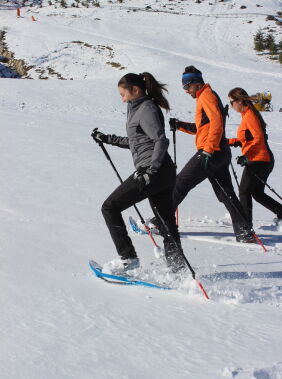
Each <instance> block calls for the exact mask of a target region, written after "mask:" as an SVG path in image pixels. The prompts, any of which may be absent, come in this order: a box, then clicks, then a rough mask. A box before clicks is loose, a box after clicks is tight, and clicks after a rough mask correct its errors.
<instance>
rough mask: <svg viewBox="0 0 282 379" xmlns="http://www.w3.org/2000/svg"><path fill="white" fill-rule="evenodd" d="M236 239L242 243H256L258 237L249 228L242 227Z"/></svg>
mask: <svg viewBox="0 0 282 379" xmlns="http://www.w3.org/2000/svg"><path fill="white" fill-rule="evenodd" d="M236 241H237V242H241V243H256V242H257V241H256V239H255V237H254V233H252V232H251V231H250V230H249V229H246V228H240V231H238V233H236Z"/></svg>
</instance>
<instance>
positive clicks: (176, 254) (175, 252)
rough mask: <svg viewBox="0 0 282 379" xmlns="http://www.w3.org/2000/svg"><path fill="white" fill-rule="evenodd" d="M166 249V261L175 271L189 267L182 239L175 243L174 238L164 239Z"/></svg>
mask: <svg viewBox="0 0 282 379" xmlns="http://www.w3.org/2000/svg"><path fill="white" fill-rule="evenodd" d="M164 250H165V258H166V263H167V265H168V267H169V268H170V269H171V271H172V272H173V273H176V272H179V271H184V270H186V269H187V263H186V261H185V257H184V254H183V250H182V247H181V244H180V241H179V243H175V242H174V241H173V240H172V238H168V239H167V241H164Z"/></svg>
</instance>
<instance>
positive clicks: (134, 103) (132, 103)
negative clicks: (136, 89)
mask: <svg viewBox="0 0 282 379" xmlns="http://www.w3.org/2000/svg"><path fill="white" fill-rule="evenodd" d="M148 99H150V98H149V96H147V95H146V96H141V97H138V98H137V99H134V100H130V101H129V102H128V105H129V106H130V108H135V107H138V106H139V105H140V104H141V103H143V101H145V100H148Z"/></svg>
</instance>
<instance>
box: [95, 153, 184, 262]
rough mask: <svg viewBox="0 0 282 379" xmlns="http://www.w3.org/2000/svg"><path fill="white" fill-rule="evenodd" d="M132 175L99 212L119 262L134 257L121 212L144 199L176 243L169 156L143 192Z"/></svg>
mask: <svg viewBox="0 0 282 379" xmlns="http://www.w3.org/2000/svg"><path fill="white" fill-rule="evenodd" d="M133 175H134V174H132V175H130V176H129V178H127V179H126V180H125V181H124V182H123V183H122V184H121V185H120V186H118V187H117V188H116V190H115V191H114V192H113V193H112V194H111V195H110V196H109V197H108V198H107V199H106V201H105V202H104V203H103V205H102V213H103V216H104V218H105V221H106V224H107V226H108V229H109V231H110V234H111V237H112V240H113V242H114V244H115V247H116V249H117V252H118V254H119V255H120V256H121V257H122V258H123V259H127V258H133V257H136V256H137V255H136V251H135V249H134V246H133V244H132V241H131V238H130V237H129V235H128V232H127V228H126V225H125V223H124V220H123V218H122V215H121V212H122V211H124V210H125V209H127V208H129V207H131V206H132V205H134V204H136V203H139V202H140V201H142V200H144V199H146V198H148V199H149V201H150V204H151V206H152V208H153V206H155V207H156V208H157V211H158V212H159V214H160V216H161V217H162V219H163V220H164V222H165V224H166V225H167V227H168V229H169V231H170V233H171V235H172V237H173V238H175V240H176V241H177V242H179V241H180V238H179V234H178V227H177V225H176V220H175V214H174V209H173V203H172V191H173V187H174V184H175V178H176V170H175V166H174V164H173V162H172V160H171V158H170V156H169V155H168V154H167V155H166V157H165V159H164V163H163V165H162V166H161V168H160V170H159V172H158V173H157V174H156V175H154V176H152V177H151V182H150V184H149V185H148V186H146V187H145V190H144V191H143V192H140V191H139V190H138V187H137V185H136V181H135V180H134V178H133ZM153 211H154V210H153ZM155 216H156V215H155ZM164 242H166V241H164ZM179 243H180V242H179Z"/></svg>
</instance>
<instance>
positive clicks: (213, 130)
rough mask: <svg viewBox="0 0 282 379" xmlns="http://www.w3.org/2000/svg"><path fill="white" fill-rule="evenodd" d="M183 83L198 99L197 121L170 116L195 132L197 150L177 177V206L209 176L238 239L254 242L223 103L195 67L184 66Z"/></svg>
mask: <svg viewBox="0 0 282 379" xmlns="http://www.w3.org/2000/svg"><path fill="white" fill-rule="evenodd" d="M182 86H183V89H184V91H185V92H186V93H187V94H189V95H190V96H192V97H193V98H194V99H196V115H195V122H193V123H190V122H183V121H179V120H178V119H175V118H173V119H170V128H171V130H180V131H182V132H185V133H189V134H194V135H196V148H197V152H196V154H195V155H193V156H192V158H191V159H190V160H189V161H188V163H187V164H186V165H185V166H184V167H183V169H182V170H181V171H180V173H179V174H178V175H177V177H176V184H175V187H174V191H173V203H174V209H175V210H176V209H177V207H178V205H179V204H180V203H181V202H182V201H183V200H184V198H185V197H186V195H187V194H188V192H189V191H190V190H191V189H193V188H194V187H196V186H197V185H198V184H199V183H201V182H202V181H203V180H205V179H208V180H209V181H210V183H211V185H212V187H213V190H214V192H215V194H216V196H217V198H218V200H219V201H220V202H222V203H223V204H224V205H225V207H226V208H227V210H228V211H229V213H230V216H231V219H232V224H233V229H234V233H235V235H236V240H237V241H238V242H255V238H254V235H253V232H252V231H251V227H250V226H249V225H248V223H247V221H246V216H245V214H244V211H243V208H242V206H241V204H240V201H239V199H238V198H237V196H236V194H235V192H234V188H233V184H232V180H231V176H230V173H229V164H230V162H231V151H230V147H229V145H228V143H227V141H226V138H225V118H226V116H225V110H224V107H223V105H222V102H221V100H220V98H219V96H218V95H217V93H216V92H214V91H213V90H212V88H211V86H210V85H209V84H207V83H206V84H205V82H204V80H203V77H202V73H201V71H199V70H198V69H197V68H196V67H194V66H188V67H186V68H185V71H184V73H183V75H182Z"/></svg>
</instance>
